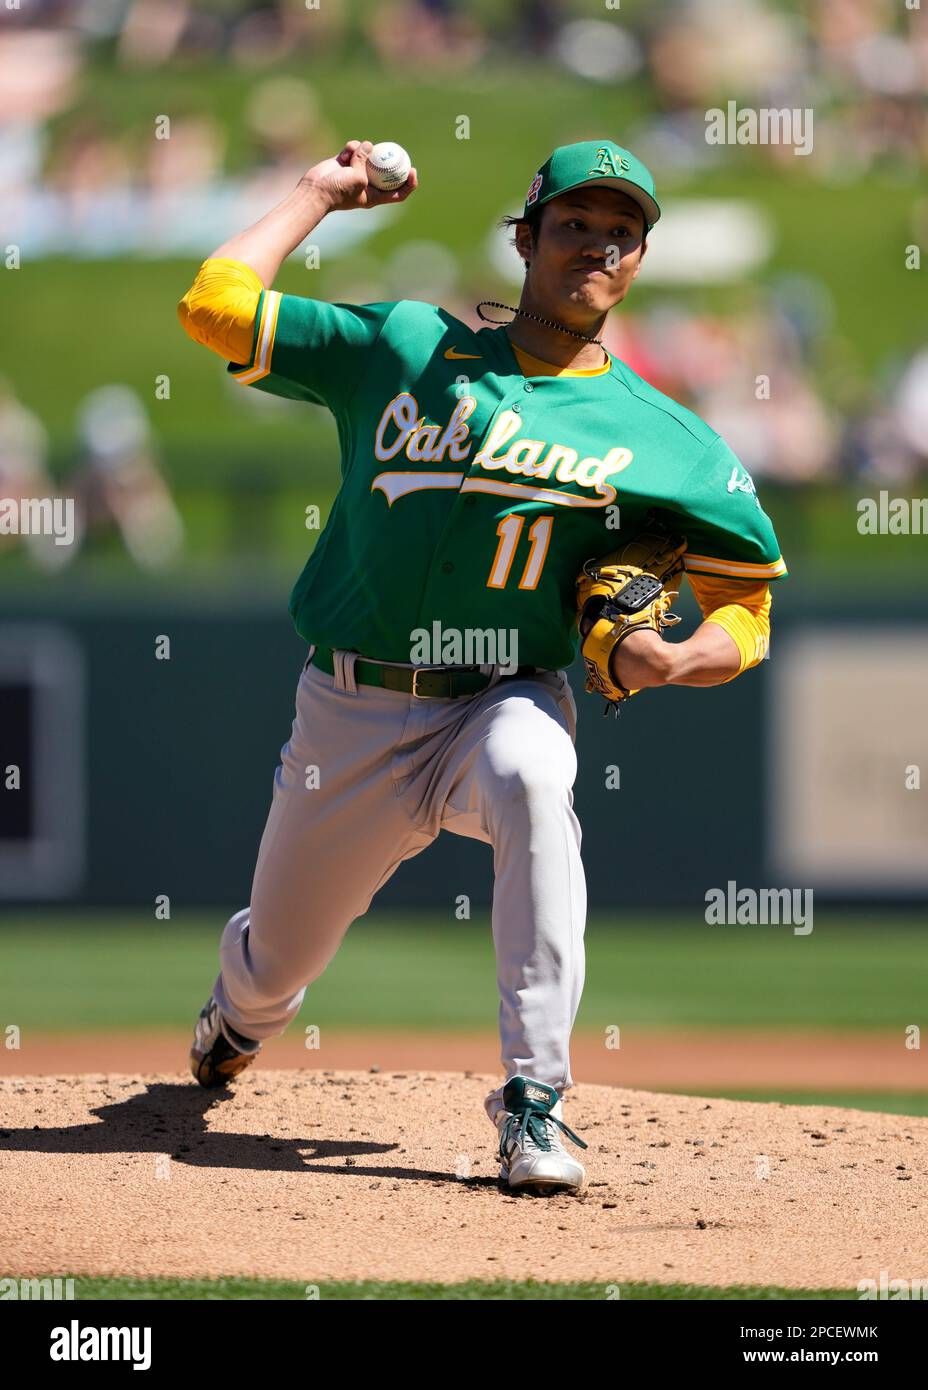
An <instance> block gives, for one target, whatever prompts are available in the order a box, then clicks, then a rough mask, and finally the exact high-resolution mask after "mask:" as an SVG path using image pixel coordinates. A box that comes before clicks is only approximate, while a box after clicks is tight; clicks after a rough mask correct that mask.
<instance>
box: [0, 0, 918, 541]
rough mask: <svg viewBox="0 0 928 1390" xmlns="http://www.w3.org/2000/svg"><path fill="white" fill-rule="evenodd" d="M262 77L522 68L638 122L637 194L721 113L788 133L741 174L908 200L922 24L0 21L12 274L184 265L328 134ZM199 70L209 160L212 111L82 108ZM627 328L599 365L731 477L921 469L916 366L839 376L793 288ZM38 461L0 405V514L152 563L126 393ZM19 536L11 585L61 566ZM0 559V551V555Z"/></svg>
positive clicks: (514, 10)
mask: <svg viewBox="0 0 928 1390" xmlns="http://www.w3.org/2000/svg"><path fill="white" fill-rule="evenodd" d="M925 10H928V3H926V5H925ZM290 59H295V60H297V61H300V60H307V61H308V60H320V59H321V60H323V61H324V62H325V63H327V64H331V65H332V66H334V67H337V66H338V65H339V64H341V63H348V62H350V63H352V64H354V65H356V64H357V63H358V61H359V60H360V61H362V62H364V63H366V64H368V65H369V66H370V67H371V68H372V70H373V71H375V72H376V71H377V70H378V68H379V69H382V70H387V69H389V70H391V71H394V72H395V71H404V70H406V71H409V72H410V73H415V74H423V73H426V74H428V75H429V77H430V78H431V79H432V80H434V79H435V77H436V74H437V75H438V78H439V79H440V75H441V73H442V72H443V71H446V72H448V73H454V74H455V75H459V74H466V73H468V72H474V73H475V74H476V73H479V74H483V75H485V74H487V73H489V74H490V75H492V74H494V73H496V74H503V75H504V74H505V72H506V69H507V65H511V64H514V63H517V62H518V63H519V64H521V65H522V66H523V67H524V66H525V65H526V64H532V63H536V64H538V65H539V66H541V65H545V66H546V67H547V68H549V69H552V68H553V69H554V70H560V71H562V72H563V73H564V74H566V75H568V76H573V77H575V78H577V79H578V80H581V81H582V82H584V83H586V84H589V87H590V91H591V94H592V96H593V98H594V100H595V91H596V88H597V85H598V84H599V85H601V86H603V87H606V86H609V85H613V86H614V85H615V84H620V83H622V84H624V83H629V84H634V92H635V107H636V109H637V110H638V112H639V115H638V117H637V120H636V122H635V124H634V125H632V126H630V127H629V128H628V129H626V130H623V132H622V139H623V141H624V142H625V143H626V144H628V145H629V146H631V147H632V148H633V149H634V150H635V151H636V153H638V154H639V155H641V157H643V158H644V159H645V160H646V162H648V163H649V164H650V165H651V166H652V168H654V169H655V170H656V171H657V173H658V174H659V179H660V180H661V181H662V186H663V185H664V184H668V183H670V184H672V182H673V179H674V176H675V175H676V174H682V173H684V172H685V173H686V174H687V175H689V174H691V173H692V171H693V170H698V169H700V168H711V167H712V166H713V165H714V164H716V163H720V162H723V161H724V160H725V159H726V157H727V154H728V152H726V151H725V150H723V149H720V148H719V147H717V146H713V145H711V144H709V143H707V141H706V138H705V133H706V112H707V109H709V108H711V107H714V106H716V105H719V104H722V105H724V101H725V98H726V97H727V96H731V95H732V94H736V95H737V99H738V103H739V104H740V105H741V106H742V107H743V106H753V107H756V108H759V107H763V106H766V107H770V108H784V107H788V108H806V107H810V106H811V107H812V108H813V110H814V113H815V134H814V147H813V150H812V152H811V154H810V155H809V157H808V158H807V159H803V160H796V159H795V156H794V154H793V151H792V150H791V149H790V148H789V147H786V146H783V145H777V144H770V145H765V146H759V147H758V148H757V149H756V150H754V151H752V157H754V158H756V159H757V160H760V161H761V162H762V163H768V164H773V165H778V164H779V165H782V162H783V161H787V162H788V163H789V172H790V173H794V172H796V166H797V165H798V164H801V165H802V166H803V167H802V173H803V175H809V174H813V175H814V177H815V178H816V179H819V180H824V181H826V182H827V181H832V182H841V181H846V180H852V179H859V178H860V177H861V175H862V174H866V173H868V172H869V171H878V172H879V174H880V176H881V177H885V176H887V175H889V176H891V177H897V178H898V179H900V180H901V181H903V182H906V183H912V184H913V185H914V184H916V183H917V180H918V177H919V175H920V174H921V172H922V170H923V169H924V167H925V166H926V165H928V104H926V102H925V89H926V86H928V20H926V16H925V12H924V11H923V10H922V8H921V6H917V5H915V4H906V3H905V0H798V3H797V4H795V5H794V4H792V3H790V4H789V5H786V4H783V3H781V2H780V0H666V3H651V0H622V3H621V5H614V6H613V5H606V4H601V3H592V0H29V3H25V2H24V0H23V3H21V4H20V5H19V7H18V8H16V7H15V6H14V7H12V8H11V7H9V6H7V7H4V8H3V9H0V76H2V80H0V227H2V228H3V230H4V238H3V239H4V244H7V245H8V244H9V243H10V242H16V241H20V242H22V243H23V244H24V245H25V246H27V247H28V249H29V255H30V257H31V258H33V259H36V258H38V257H40V256H42V255H50V254H63V255H66V256H70V257H81V256H119V255H125V254H127V253H128V254H143V255H154V256H170V255H184V256H186V255H191V256H193V255H200V254H205V253H206V252H207V251H208V250H209V249H210V248H211V247H212V246H214V245H216V244H217V243H218V242H220V241H221V240H223V239H224V238H225V237H226V236H227V235H228V233H229V230H230V228H232V227H237V226H243V225H247V224H248V223H249V222H251V221H253V220H255V219H256V218H257V217H259V216H260V215H261V214H262V213H263V212H264V211H265V210H266V209H267V207H268V206H269V205H270V204H271V203H273V201H275V200H276V198H277V197H279V196H281V195H282V193H283V192H285V191H286V190H287V189H288V188H289V187H291V186H292V185H293V183H294V182H295V181H296V179H297V178H298V177H299V176H300V174H302V173H303V171H304V170H305V169H306V168H307V167H309V166H310V165H311V164H313V163H314V162H316V161H317V160H319V159H321V158H324V157H325V156H327V155H329V154H331V153H332V152H333V150H334V149H336V148H337V147H338V145H339V144H340V143H341V137H342V136H343V135H344V134H345V132H344V131H342V130H341V129H340V128H336V126H335V124H334V123H333V122H332V120H331V119H330V117H329V116H328V114H327V112H326V111H325V110H323V108H322V103H321V101H320V99H319V96H318V93H317V91H316V89H315V88H314V86H313V84H312V81H311V80H307V79H306V78H304V77H297V76H295V75H293V67H294V64H293V63H291V65H290V68H289V70H288V69H285V68H284V69H282V67H281V65H282V64H286V63H287V61H288V60H290ZM200 61H212V62H213V64H216V63H217V61H218V62H221V63H222V64H223V65H225V66H228V67H232V68H237V69H240V70H243V71H245V72H246V73H248V74H253V80H251V81H250V82H249V84H248V96H247V99H246V103H245V105H244V108H243V109H242V110H238V111H237V112H236V120H237V122H238V126H239V128H238V129H237V131H236V134H235V137H234V138H233V137H232V136H231V135H230V127H229V124H228V122H227V119H226V114H227V113H220V112H217V110H216V109H214V106H213V105H211V104H210V102H209V101H198V100H197V98H196V96H195V94H194V95H191V96H190V97H189V98H188V99H187V101H186V103H185V104H178V103H177V102H176V101H172V102H171V107H172V110H171V115H170V119H169V124H168V126H167V127H166V128H165V129H164V130H163V131H160V132H159V130H158V129H156V131H155V132H154V136H155V138H153V133H152V130H151V123H150V118H146V121H145V123H144V124H142V123H140V122H138V121H136V120H134V119H132V118H128V119H125V120H120V119H119V118H118V117H117V116H116V115H115V112H116V109H117V108H116V107H115V106H114V105H113V99H112V92H111V93H110V97H109V98H106V97H105V96H104V95H103V94H102V93H101V92H98V90H97V88H96V85H95V75H96V74H97V73H98V72H104V71H105V72H106V73H110V72H112V71H115V72H116V73H122V75H123V80H124V81H125V77H126V75H127V74H128V75H130V76H131V74H133V73H136V72H141V71H145V70H155V71H157V70H158V69H160V68H164V67H166V66H170V68H171V70H172V71H175V70H176V71H183V70H184V69H185V68H189V69H190V70H191V71H194V72H195V65H196V63H198V62H200ZM501 80H502V79H501ZM191 91H192V92H193V93H195V84H194V85H193V86H192V87H191ZM159 119H161V118H159ZM165 119H167V118H165ZM348 133H349V134H350V133H353V132H348ZM165 135H167V136H169V137H170V138H162V137H164V136H165ZM783 172H785V171H783ZM862 211H864V210H862ZM867 215H870V216H872V215H873V209H869V210H867ZM344 227H345V230H346V235H347V237H349V238H350V236H352V235H354V234H355V233H354V232H353V231H348V230H347V229H348V223H347V222H346V223H345V224H344ZM341 239H342V244H343V246H344V245H346V244H348V243H346V239H345V236H344V235H343V236H342V238H341ZM738 240H739V242H740V244H741V245H742V247H743V246H744V244H745V240H746V238H745V237H744V236H741V237H739V238H738ZM488 259H490V261H491V263H492V258H488ZM760 259H763V258H762V257H761V258H760ZM655 268H656V267H655ZM339 274H340V275H341V277H342V280H341V284H340V286H338V287H337V292H331V293H328V297H329V298H333V299H344V300H349V301H354V302H364V301H365V300H373V299H377V298H395V297H401V296H402V295H404V294H410V295H416V296H417V297H422V298H426V299H432V298H434V299H436V300H437V301H439V302H441V303H443V304H445V305H446V306H447V307H448V308H449V309H450V310H451V311H452V312H455V313H457V314H458V315H459V316H460V317H462V318H464V319H465V320H467V321H472V322H476V320H475V317H474V311H473V306H474V303H475V302H476V301H477V300H479V299H481V298H484V297H485V295H486V289H487V285H486V283H482V284H479V285H478V284H476V283H474V284H473V285H465V284H463V283H462V269H461V267H460V265H459V264H458V263H457V259H456V257H455V255H454V253H453V252H452V251H450V250H449V249H448V248H446V247H442V246H439V245H437V244H435V243H434V242H432V243H414V242H413V243H407V244H406V245H405V246H404V247H403V248H401V249H400V250H399V251H397V252H396V253H395V254H394V255H393V258H392V261H391V262H390V263H389V264H381V263H379V262H375V261H373V259H372V258H370V257H365V256H364V254H363V251H361V252H360V254H358V255H354V254H352V255H347V256H344V257H343V260H342V263H341V264H340V266H339V268H338V270H337V275H339ZM336 278H337V276H336ZM750 278H751V280H754V279H756V278H757V277H754V276H752V277H750ZM917 278H918V277H917V275H915V276H913V284H914V283H915V281H916V280H917ZM646 279H647V277H644V279H643V281H642V283H644V281H645V280H646ZM333 283H334V282H333ZM327 292H328V291H327ZM512 292H513V295H515V293H516V292H517V291H516V289H515V288H513V291H512ZM648 305H649V307H647V308H644V309H639V308H638V307H637V306H636V304H635V300H634V296H633V297H632V300H631V302H630V305H629V306H627V307H626V308H625V309H623V311H622V312H621V313H620V314H617V315H613V316H612V319H611V321H610V326H609V330H608V334H609V336H608V338H607V345H608V346H609V347H610V349H611V350H612V351H613V352H614V353H616V354H617V355H619V356H620V357H622V358H624V359H625V360H626V361H628V362H629V364H630V365H631V366H632V367H633V368H634V369H635V370H637V371H638V372H640V374H641V375H642V376H643V377H644V378H645V379H646V380H649V381H651V382H653V384H654V385H656V386H657V387H659V388H660V389H662V390H664V391H666V392H667V393H668V394H669V395H671V396H673V397H674V398H675V399H677V400H680V401H682V402H683V403H685V404H687V405H690V406H691V407H692V408H693V409H694V410H696V411H697V412H698V413H699V414H700V415H702V416H703V417H704V418H705V419H706V420H708V421H709V423H710V424H711V425H712V426H713V427H714V428H716V429H717V430H719V432H720V433H721V434H722V435H723V436H724V437H725V438H726V439H727V440H728V442H729V443H730V444H731V446H732V447H733V448H734V449H735V451H736V453H738V454H739V456H740V457H741V458H742V459H743V461H744V463H745V464H746V466H747V467H748V468H749V469H750V470H751V471H752V472H753V473H754V474H755V475H756V476H757V477H758V478H759V479H760V478H770V479H774V480H776V481H778V482H782V483H784V484H804V483H809V482H812V481H816V480H822V481H825V482H827V481H841V480H850V479H861V480H865V481H866V482H867V483H868V484H876V483H880V482H886V483H887V484H889V483H892V482H899V481H903V480H905V479H907V478H913V477H916V476H918V475H919V474H923V473H924V472H925V471H926V470H928V349H924V348H923V349H918V348H915V349H913V348H911V347H910V348H909V349H908V350H906V351H905V352H904V353H902V352H901V353H900V355H899V357H898V359H897V360H894V361H890V362H887V363H886V364H885V373H884V376H883V378H882V379H877V380H863V379H860V378H859V376H858V375H857V373H856V370H855V368H854V366H853V354H851V353H845V352H844V351H843V349H842V344H841V342H840V339H838V338H837V336H836V334H835V331H834V324H833V306H832V305H831V304H830V302H829V298H828V294H827V292H826V291H825V289H824V287H823V286H822V285H821V284H820V283H818V282H813V281H809V280H804V279H800V278H799V277H795V276H793V277H789V276H781V277H780V278H779V279H776V280H774V281H772V282H771V283H767V284H765V285H764V286H763V287H760V286H757V285H752V284H751V283H748V282H746V283H745V286H744V295H743V297H742V300H741V302H740V307H739V308H737V309H735V310H732V311H730V312H728V313H726V314H725V315H724V316H722V315H712V314H709V313H707V312H705V311H704V310H697V309H695V308H694V307H692V305H691V304H690V303H689V302H688V301H687V300H686V298H685V296H679V297H677V296H674V295H672V294H670V295H667V294H666V293H664V294H662V297H661V300H660V303H659V304H655V303H654V301H653V300H651V301H648ZM47 457H48V441H47V439H46V436H45V431H44V428H43V426H42V424H41V422H40V421H39V420H38V419H36V417H35V416H34V415H33V414H32V413H31V412H30V411H28V410H27V409H26V407H25V406H24V405H23V404H22V402H21V401H18V400H17V399H16V396H15V393H14V391H13V388H12V387H11V386H10V385H9V384H7V383H2V382H0V498H2V497H9V496H13V495H15V494H16V492H17V489H27V490H28V493H29V494H30V495H37V494H40V493H41V494H43V495H44V494H48V493H54V492H55V491H56V490H63V491H64V492H66V493H67V495H69V496H73V497H74V498H75V502H76V506H77V510H78V515H79V519H80V536H81V538H82V540H83V541H88V540H92V539H93V537H94V536H95V535H97V534H100V535H104V534H108V533H110V532H115V533H116V534H118V535H119V536H121V538H122V541H123V543H124V544H125V546H126V548H127V550H128V551H129V553H130V554H131V555H132V556H133V558H134V559H135V561H136V562H137V563H138V564H139V565H141V566H158V565H162V564H167V563H169V562H170V561H171V559H172V558H173V557H174V556H175V555H176V554H177V553H178V550H179V548H180V547H181V544H182V527H181V523H180V518H179V514H178V511H177V508H176V506H175V504H174V501H173V500H172V498H171V495H170V491H169V488H168V486H167V484H166V483H165V481H164V478H163V477H162V473H161V470H160V469H159V465H158V458H157V448H156V445H155V441H154V439H153V436H152V433H151V427H150V424H149V421H148V419H147V414H146V411H145V408H144V406H143V405H142V404H141V402H140V401H139V399H138V398H137V397H136V396H135V395H134V394H133V393H132V392H131V391H130V390H129V388H128V387H124V386H118V385H112V384H111V385H108V386H106V387H101V388H100V390H99V391H98V392H96V393H94V395H93V396H92V397H91V398H88V400H87V401H85V402H84V403H83V405H82V407H81V411H80V414H79V417H78V418H77V419H76V420H75V426H74V448H73V453H72V461H71V465H70V471H69V474H68V477H67V478H66V479H64V480H61V479H59V481H58V483H57V484H53V483H52V481H51V479H50V478H49V477H48V475H47V471H46V469H47ZM23 495H25V494H23ZM23 540H24V543H26V544H27V545H29V546H30V548H31V549H32V551H33V553H34V558H35V559H36V561H37V562H38V563H39V564H43V565H48V566H52V565H59V566H60V565H62V564H65V563H67V561H68V560H69V559H70V558H72V557H71V556H70V555H63V554H62V553H61V550H60V549H59V550H58V551H57V552H52V551H51V550H49V549H48V548H47V547H43V545H42V543H41V541H40V540H37V541H36V542H35V543H34V544H33V543H32V542H29V541H28V540H26V538H23ZM15 543H16V542H15V539H14V538H12V537H4V536H2V535H0V550H2V549H3V548H4V547H5V546H8V545H11V544H15Z"/></svg>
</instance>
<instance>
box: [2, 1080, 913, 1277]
mask: <svg viewBox="0 0 928 1390" xmlns="http://www.w3.org/2000/svg"><path fill="white" fill-rule="evenodd" d="M495 1084H496V1082H495V1079H494V1077H492V1076H490V1075H473V1074H470V1075H463V1074H460V1073H450V1072H421V1071H420V1072H406V1073H399V1072H379V1073H366V1072H357V1071H353V1072H352V1071H334V1072H315V1073H308V1072H306V1071H271V1070H263V1071H262V1070H257V1069H255V1070H253V1071H251V1072H248V1073H246V1074H245V1075H244V1076H243V1077H242V1078H240V1079H239V1081H238V1083H237V1084H236V1086H235V1088H234V1089H230V1090H228V1091H225V1092H218V1093H217V1092H205V1091H202V1090H200V1089H199V1088H198V1087H197V1086H196V1085H195V1084H194V1083H193V1082H192V1080H191V1079H190V1078H189V1077H186V1076H183V1075H181V1074H179V1073H178V1074H166V1075H147V1076H142V1075H136V1076H129V1075H104V1074H91V1075H75V1076H65V1075H63V1074H59V1075H58V1076H31V1077H30V1076H23V1077H5V1078H3V1079H2V1080H0V1113H2V1119H0V1124H2V1129H0V1162H2V1169H3V1181H2V1184H0V1211H2V1221H0V1227H2V1229H3V1231H4V1232H5V1235H4V1237H3V1242H2V1252H0V1265H2V1268H3V1270H4V1273H6V1274H10V1275H12V1274H17V1275H39V1274H61V1275H73V1276H80V1275H91V1274H95V1275H125V1276H136V1277H145V1276H157V1275H162V1276H178V1277H193V1276H202V1277H216V1276H220V1275H245V1276H253V1277H279V1278H289V1279H297V1280H305V1281H306V1283H307V1284H312V1283H314V1282H319V1281H322V1280H328V1279H399V1278H401V1279H405V1280H435V1281H439V1282H454V1281H457V1280H463V1279H470V1278H486V1279H502V1278H508V1279H525V1278H529V1277H535V1278H537V1279H545V1280H565V1281H567V1280H570V1281H574V1280H597V1281H598V1280H602V1281H603V1283H604V1285H605V1284H618V1285H621V1284H622V1282H623V1281H631V1280H648V1281H658V1282H666V1283H694V1284H723V1285H724V1284H756V1285H762V1284H777V1285H782V1286H784V1287H792V1288H802V1287H807V1288H823V1287H832V1288H848V1289H856V1286H857V1284H858V1281H860V1280H862V1279H873V1280H878V1279H879V1277H880V1273H881V1271H887V1272H888V1275H889V1278H902V1279H923V1278H925V1277H928V1220H926V1214H928V1118H906V1117H902V1116H898V1115H886V1114H878V1113H871V1112H863V1111H857V1110H842V1109H836V1108H833V1107H827V1108H826V1107H802V1106H785V1105H771V1104H752V1103H748V1102H740V1101H725V1100H717V1099H716V1100H712V1099H702V1098H699V1097H692V1096H676V1095H669V1094H657V1093H650V1092H645V1091H633V1090H622V1089H618V1088H612V1087H606V1086H597V1085H589V1084H584V1085H579V1086H576V1087H575V1088H574V1089H573V1090H572V1091H570V1092H569V1093H568V1096H567V1098H566V1100H565V1120H566V1123H567V1124H569V1125H570V1126H571V1128H573V1129H575V1130H576V1132H577V1133H578V1134H580V1135H581V1137H582V1138H584V1139H585V1140H586V1141H587V1143H588V1145H589V1149H588V1151H587V1152H586V1154H585V1155H583V1161H584V1163H585V1164H586V1167H587V1173H588V1177H589V1186H588V1187H587V1189H586V1191H585V1192H584V1193H583V1194H582V1195H581V1196H580V1197H564V1196H561V1197H554V1198H532V1197H516V1196H512V1195H510V1194H508V1193H507V1192H505V1191H504V1190H502V1189H500V1187H499V1186H498V1183H497V1162H496V1153H495V1146H496V1140H495V1131H494V1129H493V1128H492V1126H491V1125H490V1122H489V1121H488V1120H487V1118H486V1116H485V1114H484V1111H483V1108H482V1101H483V1097H484V1095H485V1094H486V1092H487V1090H489V1089H490V1088H491V1087H492V1086H493V1085H495Z"/></svg>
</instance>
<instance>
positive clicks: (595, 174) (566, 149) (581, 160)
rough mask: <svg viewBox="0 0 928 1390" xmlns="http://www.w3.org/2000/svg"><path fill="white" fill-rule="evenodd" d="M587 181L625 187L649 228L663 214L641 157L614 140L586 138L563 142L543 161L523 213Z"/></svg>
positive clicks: (525, 213) (624, 191)
mask: <svg viewBox="0 0 928 1390" xmlns="http://www.w3.org/2000/svg"><path fill="white" fill-rule="evenodd" d="M585 183H588V184H608V185H609V186H610V187H612V188H621V190H622V192H623V193H627V194H628V196H629V197H630V198H634V200H635V202H636V203H637V204H638V206H639V207H640V208H641V210H642V212H643V213H644V219H645V222H646V223H647V226H648V230H649V231H650V229H651V228H652V227H653V226H654V223H655V222H656V221H657V219H658V218H659V217H660V215H661V210H660V208H659V206H658V204H657V200H656V199H655V197H654V178H653V176H652V174H651V171H650V169H647V168H646V167H645V166H644V165H643V164H642V162H641V160H640V159H636V158H635V156H634V155H633V154H632V153H631V151H630V150H623V149H622V147H621V145H617V144H615V142H614V141H612V140H582V141H581V142H580V143H579V144H577V145H560V146H559V147H558V148H557V149H556V150H555V151H554V153H553V154H552V155H551V156H550V158H549V159H547V160H546V161H545V163H544V164H542V166H541V168H540V169H539V170H538V173H537V174H536V175H535V177H534V178H533V179H532V182H531V184H530V185H529V190H528V193H527V194H526V195H525V212H524V213H523V216H525V217H527V216H528V214H529V212H530V211H531V209H532V208H533V207H538V206H540V205H541V204H542V203H547V202H550V200H551V199H552V198H557V197H558V196H559V195H560V194H561V193H566V192H568V190H569V189H571V188H579V187H580V186H581V184H585Z"/></svg>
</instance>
